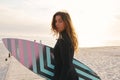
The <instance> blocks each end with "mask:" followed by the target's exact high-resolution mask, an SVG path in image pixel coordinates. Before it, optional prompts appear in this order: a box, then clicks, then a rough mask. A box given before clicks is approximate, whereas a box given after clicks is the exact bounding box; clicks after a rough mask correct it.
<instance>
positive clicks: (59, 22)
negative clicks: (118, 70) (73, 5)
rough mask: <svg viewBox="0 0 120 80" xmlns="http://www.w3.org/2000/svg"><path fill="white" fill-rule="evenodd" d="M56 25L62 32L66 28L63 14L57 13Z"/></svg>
mask: <svg viewBox="0 0 120 80" xmlns="http://www.w3.org/2000/svg"><path fill="white" fill-rule="evenodd" d="M55 26H56V30H57V31H58V32H62V31H63V30H64V29H65V23H64V21H63V20H62V18H61V16H60V15H57V16H56V17H55Z"/></svg>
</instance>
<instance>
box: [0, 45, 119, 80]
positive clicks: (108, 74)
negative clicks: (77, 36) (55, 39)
mask: <svg viewBox="0 0 120 80" xmlns="http://www.w3.org/2000/svg"><path fill="white" fill-rule="evenodd" d="M74 57H75V58H76V59H78V60H79V61H81V62H83V63H84V64H86V65H87V66H89V67H90V68H91V69H92V70H94V71H95V72H96V73H97V74H98V75H99V76H100V77H101V79H102V80H120V47H119V46H111V47H94V48H80V51H79V53H77V54H75V56H74ZM6 58H7V61H5V59H6ZM0 80H45V79H44V78H42V77H40V76H38V75H36V74H34V73H33V72H31V71H30V70H28V69H27V68H25V67H24V66H22V65H21V64H20V63H19V62H18V61H17V60H16V59H15V58H14V57H10V58H9V57H8V51H7V49H6V48H5V47H4V45H3V44H0Z"/></svg>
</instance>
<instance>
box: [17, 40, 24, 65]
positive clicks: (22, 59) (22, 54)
mask: <svg viewBox="0 0 120 80" xmlns="http://www.w3.org/2000/svg"><path fill="white" fill-rule="evenodd" d="M18 43H19V49H20V50H19V52H20V62H21V63H22V64H24V51H23V42H22V40H18Z"/></svg>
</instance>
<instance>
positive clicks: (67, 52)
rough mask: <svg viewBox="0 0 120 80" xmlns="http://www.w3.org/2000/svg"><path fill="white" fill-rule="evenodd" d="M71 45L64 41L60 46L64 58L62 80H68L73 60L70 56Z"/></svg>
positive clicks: (62, 58) (61, 55)
mask: <svg viewBox="0 0 120 80" xmlns="http://www.w3.org/2000/svg"><path fill="white" fill-rule="evenodd" d="M70 53H71V52H70V45H69V44H68V43H66V42H64V41H62V43H61V46H60V57H61V60H62V69H61V74H60V80H66V79H67V74H68V72H69V69H70V64H71V61H72V58H71V57H70Z"/></svg>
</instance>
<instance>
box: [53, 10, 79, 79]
mask: <svg viewBox="0 0 120 80" xmlns="http://www.w3.org/2000/svg"><path fill="white" fill-rule="evenodd" d="M52 31H53V32H54V33H55V34H56V35H59V38H58V40H57V43H56V45H55V47H54V58H55V75H54V77H53V80H78V75H77V73H76V71H75V68H74V65H73V63H72V60H73V56H74V51H77V49H78V41H77V37H76V34H75V31H74V29H73V25H72V21H71V18H70V15H69V14H68V13H67V12H62V11H59V12H56V13H55V14H54V16H53V19H52Z"/></svg>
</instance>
